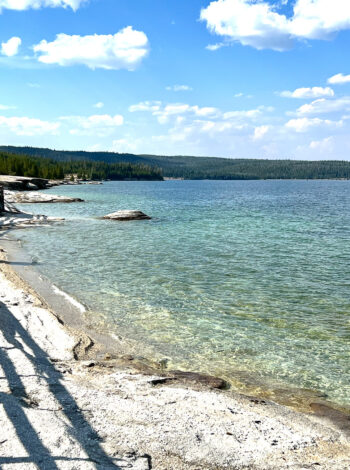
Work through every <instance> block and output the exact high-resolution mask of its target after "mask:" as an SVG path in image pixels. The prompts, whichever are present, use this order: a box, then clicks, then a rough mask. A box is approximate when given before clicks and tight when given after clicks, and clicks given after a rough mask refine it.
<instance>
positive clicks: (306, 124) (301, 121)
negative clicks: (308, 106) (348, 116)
mask: <svg viewBox="0 0 350 470" xmlns="http://www.w3.org/2000/svg"><path fill="white" fill-rule="evenodd" d="M342 125H343V121H330V120H329V119H319V118H306V117H303V118H297V119H291V120H289V121H288V122H287V123H286V124H285V127H286V128H287V129H292V130H294V131H295V132H307V131H309V130H310V129H311V128H314V127H320V126H332V127H341V126H342Z"/></svg>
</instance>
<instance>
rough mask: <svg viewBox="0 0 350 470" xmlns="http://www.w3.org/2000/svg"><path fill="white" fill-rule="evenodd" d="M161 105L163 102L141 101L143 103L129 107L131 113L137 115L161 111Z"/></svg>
mask: <svg viewBox="0 0 350 470" xmlns="http://www.w3.org/2000/svg"><path fill="white" fill-rule="evenodd" d="M161 104H162V103H161V101H141V103H138V104H133V105H131V106H129V111H130V112H131V113H135V112H137V111H149V112H154V111H159V109H160V106H161Z"/></svg>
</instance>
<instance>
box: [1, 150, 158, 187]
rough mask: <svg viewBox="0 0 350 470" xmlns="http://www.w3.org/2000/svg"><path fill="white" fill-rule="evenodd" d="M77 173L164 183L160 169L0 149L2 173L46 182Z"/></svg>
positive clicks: (87, 175) (114, 178)
mask: <svg viewBox="0 0 350 470" xmlns="http://www.w3.org/2000/svg"><path fill="white" fill-rule="evenodd" d="M73 173H74V174H77V175H78V177H79V178H83V179H94V180H101V179H111V180H124V179H138V180H162V179H163V177H162V172H161V170H160V169H159V168H155V167H151V166H149V165H144V164H132V163H126V162H124V163H123V162H120V163H112V164H111V163H104V162H95V161H91V160H87V161H79V160H73V161H56V160H53V159H52V158H43V157H34V156H28V155H22V154H13V153H5V152H2V151H1V150H0V174H2V175H14V176H32V177H37V178H46V179H63V178H64V177H65V175H69V174H73Z"/></svg>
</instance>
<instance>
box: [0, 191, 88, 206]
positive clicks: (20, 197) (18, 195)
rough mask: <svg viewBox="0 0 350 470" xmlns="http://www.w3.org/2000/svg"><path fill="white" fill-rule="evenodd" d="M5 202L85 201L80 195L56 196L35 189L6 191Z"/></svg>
mask: <svg viewBox="0 0 350 470" xmlns="http://www.w3.org/2000/svg"><path fill="white" fill-rule="evenodd" d="M5 202H8V203H15V204H33V203H56V202H62V203H63V202H65V203H68V202H84V201H83V199H80V198H78V197H67V196H56V195H55V194H48V193H40V192H35V191H30V192H20V191H5Z"/></svg>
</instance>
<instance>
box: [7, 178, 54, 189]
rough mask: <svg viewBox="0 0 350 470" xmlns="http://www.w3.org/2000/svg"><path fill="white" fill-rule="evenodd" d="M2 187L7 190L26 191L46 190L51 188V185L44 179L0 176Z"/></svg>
mask: <svg viewBox="0 0 350 470" xmlns="http://www.w3.org/2000/svg"><path fill="white" fill-rule="evenodd" d="M0 185H1V186H3V187H4V188H5V189H12V190H17V191H26V190H34V189H45V188H47V187H49V186H50V183H49V181H48V180H46V179H44V178H31V177H29V176H11V175H0Z"/></svg>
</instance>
